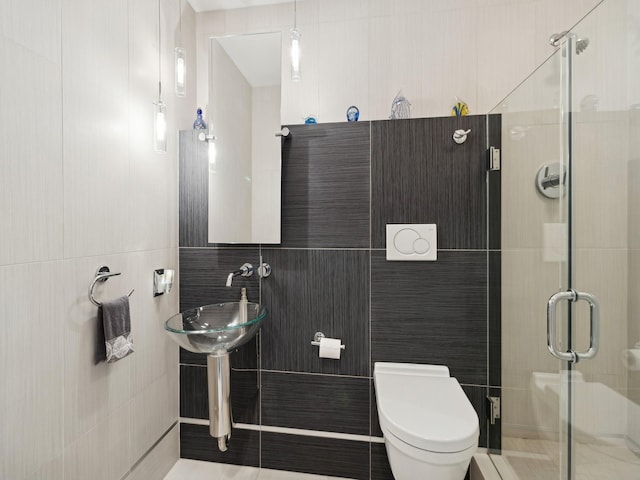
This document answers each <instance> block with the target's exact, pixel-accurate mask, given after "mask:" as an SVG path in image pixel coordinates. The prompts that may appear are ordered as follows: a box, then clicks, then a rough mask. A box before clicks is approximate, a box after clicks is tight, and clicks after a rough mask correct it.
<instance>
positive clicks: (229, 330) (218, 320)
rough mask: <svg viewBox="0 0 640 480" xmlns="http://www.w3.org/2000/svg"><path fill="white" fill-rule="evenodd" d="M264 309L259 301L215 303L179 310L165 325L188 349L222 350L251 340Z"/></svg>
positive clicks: (208, 351) (170, 334)
mask: <svg viewBox="0 0 640 480" xmlns="http://www.w3.org/2000/svg"><path fill="white" fill-rule="evenodd" d="M267 313H268V312H267V309H266V308H265V306H264V305H260V304H259V303H252V302H246V303H241V302H227V303H218V304H212V305H205V306H204V307H198V308H193V309H191V310H186V311H184V312H182V313H178V314H177V315H174V316H173V317H171V318H170V319H169V320H167V321H166V322H165V323H164V328H165V330H166V331H167V332H168V333H169V336H170V337H171V338H173V340H175V341H176V342H177V343H178V344H179V345H180V346H181V347H182V348H184V349H186V350H189V351H190V352H193V353H209V354H210V353H213V354H224V353H228V352H230V351H231V350H233V349H235V348H237V347H239V346H240V345H242V344H244V343H246V342H248V341H249V340H251V339H252V338H253V337H254V336H255V334H256V333H257V332H258V330H259V329H260V325H261V324H262V321H263V320H264V319H265V318H267Z"/></svg>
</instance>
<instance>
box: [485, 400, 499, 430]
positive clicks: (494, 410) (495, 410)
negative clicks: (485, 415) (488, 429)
mask: <svg viewBox="0 0 640 480" xmlns="http://www.w3.org/2000/svg"><path fill="white" fill-rule="evenodd" d="M487 400H489V419H490V420H491V425H495V424H496V420H498V419H499V418H500V397H487Z"/></svg>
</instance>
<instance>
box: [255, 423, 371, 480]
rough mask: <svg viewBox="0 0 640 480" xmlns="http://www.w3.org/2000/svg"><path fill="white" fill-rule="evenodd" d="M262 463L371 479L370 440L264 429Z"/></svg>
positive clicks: (319, 473) (277, 466) (301, 470)
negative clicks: (266, 430)
mask: <svg viewBox="0 0 640 480" xmlns="http://www.w3.org/2000/svg"><path fill="white" fill-rule="evenodd" d="M262 467H263V468H272V469H275V470H288V471H292V472H301V473H311V474H315V475H328V476H332V477H346V478H353V479H358V480H369V442H358V441H351V440H338V439H334V438H317V437H307V436H301V435H287V434H280V433H271V432H262Z"/></svg>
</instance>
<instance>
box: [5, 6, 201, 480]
mask: <svg viewBox="0 0 640 480" xmlns="http://www.w3.org/2000/svg"><path fill="white" fill-rule="evenodd" d="M181 3H182V5H183V10H184V15H183V21H182V22H183V41H184V44H185V45H186V47H187V49H188V54H189V55H191V57H190V58H191V60H192V63H191V67H190V71H189V85H188V96H187V97H186V98H184V99H176V98H175V96H174V95H173V48H174V43H175V41H176V38H175V37H176V35H177V34H176V31H177V30H178V25H179V22H178V17H179V2H178V0H162V9H163V15H162V30H163V42H162V57H163V68H162V71H163V73H162V78H163V87H164V95H163V97H164V99H165V102H166V103H167V104H168V114H169V130H170V131H174V130H177V129H178V128H189V126H190V124H191V121H192V116H193V112H194V110H195V93H196V88H195V78H196V76H195V68H194V66H193V60H194V59H195V36H194V34H193V31H194V28H195V14H194V12H193V10H191V8H190V7H188V5H187V4H186V2H185V1H182V2H181ZM157 8H158V3H157V2H156V1H154V0H116V1H108V0H96V1H92V2H83V1H79V0H28V1H13V0H8V1H3V2H1V3H0V62H1V63H2V65H3V68H1V69H0V104H1V105H2V109H0V158H1V163H2V175H0V204H1V205H2V207H1V208H0V224H1V225H2V227H1V229H0V320H1V324H2V328H3V332H2V335H0V424H1V425H2V428H0V478H3V479H4V478H6V479H12V480H20V479H33V480H35V479H38V480H42V479H51V480H81V479H82V480H84V479H87V478H92V479H104V480H119V479H121V478H122V477H123V476H125V475H127V474H128V472H129V471H130V469H131V468H132V467H133V466H134V464H135V463H136V462H137V461H138V460H139V459H140V458H141V457H142V456H143V455H144V454H145V453H146V452H147V451H148V450H149V449H150V448H151V447H152V446H153V445H154V444H155V443H156V441H157V440H158V439H159V438H160V437H161V436H162V435H163V434H164V433H165V432H166V431H167V429H168V428H169V427H170V426H171V425H172V424H173V423H174V422H175V421H176V419H177V417H178V350H177V347H176V346H174V345H172V344H171V343H170V340H169V339H168V337H167V336H166V335H164V333H163V331H162V321H163V320H164V319H166V318H167V317H168V316H169V315H171V314H173V313H175V312H176V311H177V309H178V294H177V292H178V288H177V285H176V287H175V290H174V291H173V292H172V293H171V294H170V295H166V296H162V297H158V298H155V299H154V298H153V296H152V286H153V277H152V273H153V270H154V269H155V268H162V267H169V268H170V267H173V268H177V267H178V255H177V218H176V216H177V159H176V151H177V145H176V138H175V137H174V136H169V147H168V153H167V154H166V155H158V154H155V153H154V152H153V148H152V142H151V140H152V102H153V101H154V100H155V99H156V97H157V85H158V84H157V82H158V45H157ZM101 264H107V265H109V266H110V267H111V269H112V270H113V271H121V272H122V275H121V276H119V277H115V278H113V279H110V280H109V282H107V283H105V284H103V285H99V286H98V287H96V297H97V298H98V299H108V298H112V297H116V296H119V295H122V294H124V293H126V292H127V291H128V290H129V289H131V288H135V293H134V295H133V296H132V297H131V315H132V330H133V337H134V343H135V348H136V351H135V353H134V354H133V355H131V356H129V357H127V358H126V359H123V360H122V361H120V362H118V363H116V364H113V365H107V364H106V363H104V362H98V363H96V358H95V357H96V338H97V332H98V329H99V325H98V322H97V309H96V308H95V307H94V306H93V305H92V304H91V303H90V302H89V301H88V298H87V287H88V285H89V282H90V281H91V280H92V278H93V275H94V273H95V270H96V268H97V267H98V266H99V265H101ZM162 445H170V448H165V449H164V450H163V459H166V460H163V461H162V462H160V463H159V464H158V465H160V467H158V468H156V469H155V470H153V471H154V472H155V473H154V475H155V476H153V477H146V478H148V479H151V478H161V477H162V476H163V475H164V472H166V471H168V469H169V468H170V466H171V463H172V462H173V461H175V459H176V458H177V456H178V448H177V439H176V437H175V434H174V437H173V442H170V443H168V444H167V443H166V442H165V443H163V444H162ZM163 448H164V447H163ZM150 471H151V470H150ZM140 478H142V477H140Z"/></svg>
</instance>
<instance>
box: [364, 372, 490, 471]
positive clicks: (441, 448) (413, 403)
mask: <svg viewBox="0 0 640 480" xmlns="http://www.w3.org/2000/svg"><path fill="white" fill-rule="evenodd" d="M373 378H374V382H375V389H376V398H377V402H378V417H379V420H380V427H381V428H382V433H384V443H385V447H386V449H387V457H388V458H389V465H391V471H392V472H393V476H394V477H395V480H417V479H434V480H435V479H437V480H463V479H464V477H465V475H466V473H467V468H468V467H469V462H470V461H471V457H472V456H473V454H474V453H475V451H476V449H477V448H478V436H479V433H480V428H479V422H478V416H477V415H476V412H475V410H474V409H473V406H472V405H471V402H469V399H468V398H467V396H466V395H465V393H464V391H463V390H462V387H460V384H459V383H458V381H457V380H456V379H455V378H452V377H450V376H449V369H448V368H447V367H445V366H442V365H416V364H411V363H381V362H377V363H376V364H375V367H374V373H373Z"/></svg>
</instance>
